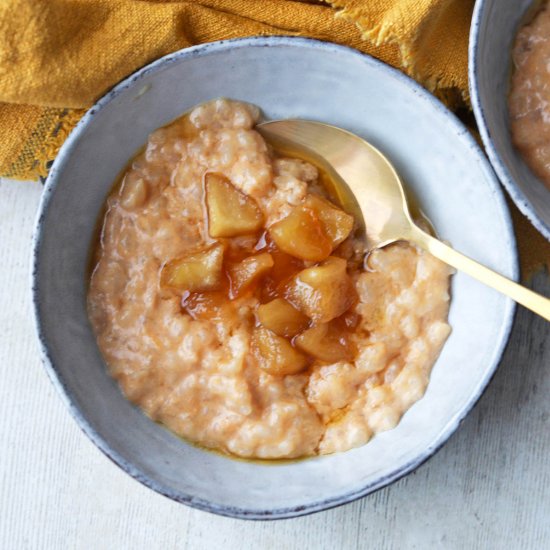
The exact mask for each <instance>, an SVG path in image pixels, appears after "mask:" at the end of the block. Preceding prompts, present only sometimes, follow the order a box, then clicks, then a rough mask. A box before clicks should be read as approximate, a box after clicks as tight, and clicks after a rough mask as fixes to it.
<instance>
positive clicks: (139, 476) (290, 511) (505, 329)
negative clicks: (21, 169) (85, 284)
mask: <svg viewBox="0 0 550 550" xmlns="http://www.w3.org/2000/svg"><path fill="white" fill-rule="evenodd" d="M272 46H291V47H305V48H313V49H318V50H321V51H333V52H337V53H341V54H345V55H351V56H354V57H356V58H357V60H358V61H360V62H361V63H363V64H364V65H365V66H367V67H375V68H376V69H377V70H381V71H385V72H386V73H387V74H389V75H390V76H391V77H392V78H393V79H395V80H397V81H399V82H400V84H401V85H404V86H407V87H409V88H412V89H413V90H414V92H415V94H416V95H417V96H420V97H421V98H422V99H423V100H424V101H427V102H428V103H429V104H430V105H431V106H432V107H433V108H434V109H436V110H437V111H439V112H440V113H441V114H443V115H444V116H445V117H446V118H447V119H448V121H449V124H450V125H451V127H452V129H453V130H454V132H455V133H456V135H457V138H458V139H463V140H465V141H466V146H468V147H469V148H471V149H472V150H473V151H474V153H475V154H476V155H477V156H478V157H479V158H480V160H481V161H482V162H483V163H484V164H485V165H486V169H487V174H488V175H491V174H493V171H492V169H491V166H490V164H489V162H488V161H487V160H486V159H485V157H484V156H483V154H482V151H481V148H480V147H479V145H478V144H477V143H476V141H475V140H474V138H473V137H472V135H471V134H470V133H469V132H468V131H467V130H466V129H465V127H464V125H463V124H462V123H461V122H460V121H459V119H458V118H457V117H456V116H455V115H454V114H453V113H452V112H451V111H449V110H448V109H447V108H446V107H445V106H444V105H443V104H442V103H441V102H440V101H439V100H438V99H437V98H436V97H435V96H433V95H432V94H430V93H429V92H428V91H427V90H426V89H424V88H423V87H422V86H421V85H420V84H418V83H417V82H415V81H414V80H413V79H411V78H410V77H408V76H406V75H405V74H403V73H402V72H401V71H399V70H397V69H395V68H393V67H391V66H389V65H387V64H386V63H384V62H382V61H380V60H378V59H376V58H373V57H372V56H369V55H367V54H363V53H361V52H360V51H358V50H356V49H353V48H351V47H348V46H342V45H337V44H334V43H330V42H324V41H321V40H316V39H311V38H302V37H292V36H291V37H289V36H268V37H265V36H255V37H247V38H236V39H230V40H221V41H217V42H211V43H208V44H201V45H197V46H191V47H189V48H184V49H182V50H179V51H177V52H174V53H171V54H168V55H166V56H164V57H161V58H159V59H157V60H156V61H154V62H152V63H150V64H149V65H146V66H144V67H143V68H141V69H139V70H138V71H136V72H135V73H133V74H132V75H130V76H129V77H127V78H125V79H124V80H122V81H121V82H119V83H118V84H116V85H115V86H114V87H113V88H112V89H111V90H110V91H109V92H107V93H106V94H105V95H104V96H103V97H101V98H100V99H99V100H98V101H97V102H96V103H95V104H94V105H93V106H92V107H91V108H90V109H89V110H88V111H87V112H86V113H85V114H84V116H83V117H82V119H81V120H80V121H79V122H78V124H77V125H76V127H75V128H74V129H73V130H72V132H71V133H70V135H69V136H68V138H67V139H66V141H65V142H64V143H63V145H62V147H61V149H60V151H59V153H58V155H57V157H56V158H55V160H54V162H53V164H52V166H51V168H50V172H49V174H48V177H47V179H46V182H45V188H44V191H43V195H42V198H41V201H40V204H39V207H38V211H37V215H36V221H35V228H34V232H33V236H32V251H31V293H32V307H33V318H34V326H35V331H36V334H37V337H38V342H39V349H40V354H41V359H42V363H43V365H44V367H45V370H46V372H47V374H48V377H49V379H50V381H51V382H52V384H53V386H54V387H55V388H56V390H57V392H58V394H59V395H60V397H61V399H62V400H63V402H64V403H65V405H66V406H67V408H68V409H69V411H70V413H71V415H72V416H73V418H74V419H75V420H76V422H77V424H78V426H79V427H80V429H81V430H82V431H83V432H84V433H85V434H86V436H87V437H88V438H89V439H90V440H91V441H92V442H93V443H94V445H95V446H96V447H97V448H98V449H99V450H100V451H102V452H103V454H104V455H105V456H107V458H109V459H110V460H111V461H112V462H114V463H115V464H116V465H117V466H118V467H120V468H121V469H122V470H124V471H125V472H126V473H127V474H129V475H131V476H132V477H133V478H134V479H136V480H137V481H139V482H140V483H142V484H143V485H145V486H146V487H148V488H150V489H152V490H154V491H155V492H157V493H160V494H162V495H164V496H166V497H168V498H170V499H171V500H174V501H176V502H180V503H183V504H187V505H189V506H191V507H193V508H197V509H199V510H202V511H207V512H211V513H215V514H218V515H222V516H227V517H232V518H238V519H254V520H267V519H286V518H292V517H298V516H304V515H308V514H312V513H315V512H320V511H322V510H327V509H330V508H335V507H337V506H341V505H343V504H347V503H349V502H353V501H355V500H357V499H359V498H362V497H364V496H366V495H368V494H370V493H373V492H375V491H378V490H380V489H382V488H384V487H386V486H387V485H389V484H391V483H393V482H395V481H397V480H399V479H401V478H402V477H404V476H405V475H407V474H409V473H410V472H412V471H413V470H415V469H416V468H418V467H419V466H421V465H422V464H423V463H424V462H426V461H427V460H428V459H429V458H431V457H432V456H433V455H435V453H436V452H437V451H438V450H439V449H440V448H441V447H442V446H443V445H444V444H445V443H446V442H447V441H448V439H449V438H450V437H451V435H452V434H453V433H454V432H455V431H456V430H457V428H458V426H459V425H460V424H461V423H462V421H463V420H464V418H465V417H466V415H467V414H468V413H469V412H470V411H471V410H472V408H473V407H474V406H475V405H476V403H477V402H478V400H479V399H480V397H481V396H482V395H483V393H484V392H485V390H486V388H487V386H488V384H489V382H490V380H491V379H492V378H493V376H494V374H495V372H496V370H497V367H498V365H499V363H500V360H501V358H502V354H503V352H504V349H505V347H506V344H507V342H508V338H509V335H510V331H511V328H512V324H513V320H514V313H515V310H516V304H515V302H513V301H512V300H510V299H508V300H507V301H506V304H505V312H504V316H503V319H502V325H501V328H500V333H499V340H498V341H497V343H496V346H495V347H494V350H493V355H492V365H491V368H490V369H489V371H488V372H487V374H486V376H485V378H484V379H482V380H481V381H480V384H479V385H478V391H477V392H476V393H475V394H473V395H472V396H471V398H470V400H469V401H468V403H467V405H466V406H465V407H464V409H463V410H461V411H460V412H459V413H458V414H456V415H455V417H453V418H450V419H449V421H448V423H447V425H446V427H444V428H443V429H442V430H441V432H440V434H439V436H438V437H437V439H436V440H434V441H433V443H432V445H430V446H429V447H427V448H426V449H425V450H424V452H422V453H420V454H419V455H418V456H415V457H414V458H413V459H412V460H410V461H409V462H408V463H407V464H405V465H404V466H402V467H400V468H396V469H395V470H394V471H392V472H391V473H390V474H388V475H386V476H384V477H382V478H379V479H378V480H376V481H375V482H372V483H369V484H367V485H366V486H361V487H360V488H358V489H356V490H354V491H350V492H347V493H345V494H343V495H338V496H336V497H331V498H328V499H324V500H319V501H317V502H313V503H309V504H305V505H297V506H292V507H288V508H280V509H264V510H258V509H247V508H241V507H236V506H227V505H223V504H216V503H213V502H210V501H208V500H206V499H202V498H198V497H194V496H193V495H190V494H183V493H182V492H180V491H175V490H172V489H171V488H170V487H167V486H165V485H162V484H161V483H160V482H158V481H156V480H154V479H152V478H150V477H149V476H148V475H147V474H145V473H144V472H143V471H141V470H140V469H139V468H138V467H136V466H135V465H134V464H132V463H131V461H129V460H126V459H125V458H124V457H123V456H121V455H120V454H119V453H118V452H116V451H114V449H112V448H111V447H110V445H109V443H108V441H107V440H106V439H104V438H103V436H102V435H100V434H99V433H98V432H97V431H96V429H95V428H94V426H93V425H92V422H91V421H89V420H88V419H87V418H86V417H85V416H84V414H83V413H82V412H81V411H80V410H79V408H78V406H77V405H76V403H75V402H74V400H73V396H72V392H71V390H70V388H69V387H68V385H67V384H66V382H65V380H64V379H63V376H62V374H61V373H60V372H59V371H58V369H57V367H56V365H55V364H54V361H53V359H52V356H51V353H50V350H49V345H48V342H47V339H46V336H45V332H44V319H43V318H42V314H41V310H40V281H39V272H40V247H41V241H42V237H43V232H44V220H45V216H46V213H47V211H48V206H49V202H50V200H51V199H52V197H53V195H54V192H55V189H56V187H57V182H58V179H59V177H60V175H61V174H62V172H63V168H64V164H65V162H66V160H67V158H68V157H69V156H70V155H71V153H72V149H73V146H74V144H76V142H77V141H78V140H79V138H80V136H81V134H83V133H84V132H85V131H86V128H87V126H88V124H89V123H90V121H91V120H92V119H93V117H94V115H95V114H96V113H97V112H99V111H100V110H101V109H103V108H104V107H105V106H106V105H107V104H109V103H110V102H111V101H112V100H113V99H114V98H115V97H117V96H118V95H120V94H121V93H123V92H124V91H125V90H127V89H128V88H130V87H131V86H133V85H134V84H135V83H136V82H138V81H139V80H140V79H141V78H143V77H144V76H146V75H148V74H150V73H154V72H156V71H157V70H158V69H160V68H163V67H165V66H167V65H170V64H171V63H174V62H177V61H179V60H180V59H185V58H193V57H198V56H202V55H207V54H209V53H210V52H218V51H223V50H230V49H234V48H248V47H272ZM486 184H487V185H489V186H490V187H491V188H492V190H493V195H494V198H495V200H496V201H497V202H498V206H499V209H500V210H501V211H502V215H503V223H504V225H505V229H506V233H505V237H506V248H507V250H508V252H509V262H510V266H509V267H510V271H511V277H512V278H513V279H514V280H517V278H518V275H519V269H518V253H517V247H516V241H515V235H514V231H513V225H512V220H511V216H510V212H509V210H508V207H507V205H506V201H505V199H504V194H503V193H502V189H501V188H500V186H499V184H498V181H497V179H496V178H495V177H493V178H491V177H487V178H486Z"/></svg>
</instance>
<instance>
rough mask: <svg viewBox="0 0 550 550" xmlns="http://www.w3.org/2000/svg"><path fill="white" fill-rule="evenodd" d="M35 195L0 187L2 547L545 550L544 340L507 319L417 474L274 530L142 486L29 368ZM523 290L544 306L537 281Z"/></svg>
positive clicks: (546, 335)
mask: <svg viewBox="0 0 550 550" xmlns="http://www.w3.org/2000/svg"><path fill="white" fill-rule="evenodd" d="M40 193H41V186H40V185H38V184H36V183H31V182H28V183H20V182H10V181H6V180H3V181H2V180H0V262H1V265H0V548H1V549H2V550H4V549H6V550H8V549H9V550H11V549H21V548H33V549H34V548H48V549H58V548H63V549H64V548H70V549H73V548H82V549H94V550H96V549H103V548H105V549H117V550H118V549H124V548H129V549H130V548H131V549H139V548H146V549H147V550H152V549H157V548H158V549H163V550H164V549H170V548H191V549H201V550H202V549H210V548H212V549H223V550H226V549H227V550H231V549H239V550H241V549H248V548H253V549H264V548H269V549H277V550H278V549H296V550H304V549H305V548H307V549H309V548H313V549H324V548H326V549H331V550H332V549H335V550H339V549H348V548H349V549H353V548H372V549H376V550H383V549H394V548H395V549H399V550H401V549H408V548H418V549H422V550H423V549H431V548H445V549H446V548H451V549H455V548H456V549H461V550H462V549H470V548H482V549H489V548H495V549H496V548H498V549H506V548H510V549H516V548H518V549H521V550H525V549H531V548H533V549H537V550H538V549H541V550H542V549H545V548H550V329H549V325H548V324H546V323H545V322H544V321H542V320H540V319H537V318H535V317H534V316H533V315H531V314H530V313H528V312H526V311H525V310H520V311H518V315H517V318H516V322H515V326H514V329H513V332H512V336H511V340H510V343H509V345H508V348H507V351H506V353H505V356H504V359H503V361H502V364H501V366H500V368H499V370H498V372H497V374H496V376H495V378H494V380H493V382H492V383H491V385H490V387H489V389H488V391H487V392H486V394H485V395H484V396H483V398H482V399H481V401H480V402H479V404H478V405H477V407H476V408H475V410H474V411H473V412H472V413H471V414H470V415H469V416H468V418H467V419H466V420H465V422H464V423H463V425H462V426H461V428H460V429H459V430H458V432H457V433H456V434H455V435H454V436H453V437H452V438H451V440H450V441H449V442H448V443H447V444H446V445H445V446H444V448H443V449H442V450H441V451H440V452H439V453H438V454H437V455H436V456H435V457H434V458H432V459H431V460H430V461H429V462H428V463H426V464H425V465H423V466H422V467H421V468H419V469H418V470H417V471H416V472H415V473H413V474H411V475H409V476H408V477H406V478H405V479H402V480H401V481H399V482H397V483H395V484H394V485H392V486H391V487H388V488H386V489H383V490H381V491H379V492H378V493H376V494H374V495H371V496H369V497H367V498H364V499H362V500H360V501H358V502H355V503H353V504H349V505H347V506H343V507H340V508H337V509H335V510H330V511H328V512H322V513H319V514H315V515H312V516H308V517H304V518H299V519H292V520H283V521H276V522H248V521H242V520H233V519H228V518H222V517H217V516H214V515H211V514H208V513H205V512H199V511H197V510H193V509H190V508H187V507H185V506H183V505H180V504H176V503H174V502H172V501H170V500H168V499H166V498H164V497H162V496H160V495H158V494H156V493H154V492H153V491H150V490H149V489H146V488H145V487H143V486H142V485H140V484H139V483H138V482H137V481H134V480H133V479H132V478H130V477H129V476H128V475H126V474H125V473H124V472H123V471H121V470H119V469H118V468H117V467H116V466H115V465H114V464H112V463H111V462H110V461H109V460H108V459H107V458H106V457H105V456H103V455H102V454H101V452H100V451H98V450H97V449H96V448H95V447H94V446H93V445H92V443H91V442H90V441H88V439H87V438H86V436H85V435H84V434H83V433H82V432H81V431H80V429H79V428H78V427H77V425H76V423H75V422H74V420H73V419H72V418H71V417H70V416H69V413H68V412H67V411H66V410H65V407H64V406H63V405H62V403H61V400H60V399H59V398H58V396H57V395H56V392H55V391H54V389H53V387H52V385H51V384H50V382H49V380H48V378H47V376H46V373H45V371H44V369H43V368H42V365H41V364H40V359H39V354H38V348H37V345H36V341H35V335H34V331H33V325H32V319H31V308H30V299H29V298H30V296H29V257H30V239H31V233H32V227H33V223H34V217H35V213H36V209H37V206H38V201H39V199H40ZM533 286H534V288H536V289H538V290H539V291H541V292H544V293H546V294H547V295H550V280H549V277H548V275H544V274H541V275H539V276H538V277H537V278H536V279H535V281H534V284H533Z"/></svg>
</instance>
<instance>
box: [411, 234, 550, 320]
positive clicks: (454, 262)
mask: <svg viewBox="0 0 550 550" xmlns="http://www.w3.org/2000/svg"><path fill="white" fill-rule="evenodd" d="M409 240H410V241H412V242H414V243H415V244H416V245H418V246H419V247H420V248H423V249H424V250H427V251H428V252H429V253H430V254H432V255H433V256H435V257H436V258H439V259H440V260H442V261H443V262H445V263H446V264H449V265H450V266H452V267H454V268H455V269H458V270H459V271H463V272H464V273H467V274H468V275H470V276H471V277H473V278H474V279H477V280H478V281H481V282H482V283H484V284H486V285H487V286H490V287H491V288H494V289H495V290H498V291H499V292H502V294H505V295H506V296H508V297H510V298H512V300H515V301H516V302H517V303H518V304H521V305H522V306H524V307H526V308H527V309H530V310H531V311H534V312H535V313H537V314H538V315H540V316H541V317H543V318H544V319H546V320H547V321H550V300H549V299H548V298H545V297H544V296H541V295H540V294H537V293H536V292H533V291H532V290H529V289H528V288H525V287H524V286H521V285H518V284H517V283H515V282H514V281H512V280H510V279H508V278H507V277H504V276H502V275H499V274H498V273H496V272H495V271H493V270H491V269H489V268H488V267H485V266H483V265H481V264H480V263H478V262H476V261H474V260H472V259H471V258H468V256H464V254H461V253H460V252H457V251H456V250H454V248H451V247H450V246H448V245H446V244H445V243H442V242H441V241H439V240H438V239H436V238H434V237H432V236H431V235H428V233H425V232H424V231H422V230H421V229H420V228H418V227H416V226H414V227H413V230H412V235H411V236H410V237H409Z"/></svg>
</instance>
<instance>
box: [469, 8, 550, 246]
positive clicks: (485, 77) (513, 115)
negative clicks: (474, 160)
mask: <svg viewBox="0 0 550 550" xmlns="http://www.w3.org/2000/svg"><path fill="white" fill-rule="evenodd" d="M549 36H550V8H549V6H548V2H547V1H533V0H478V1H477V2H476V6H475V10H474V16H473V19H472V27H471V32H470V53H469V56H470V59H469V71H470V93H471V98H472V106H473V109H474V114H475V117H476V121H477V124H478V127H479V131H480V134H481V137H482V139H483V143H484V145H485V148H486V150H487V154H488V156H489V159H490V161H491V163H492V165H493V167H494V169H495V171H496V173H497V175H498V177H499V178H500V180H501V182H502V183H503V185H504V186H505V187H506V190H507V191H508V193H509V194H510V197H511V198H512V200H513V201H514V202H515V203H516V205H517V206H518V208H519V209H520V210H521V211H522V212H523V214H525V216H527V217H528V218H529V220H530V221H531V222H532V223H533V225H534V226H535V227H536V228H537V229H538V230H539V231H540V232H541V233H542V234H543V235H544V236H545V237H546V238H547V239H549V240H550V130H549V128H550V122H549V120H550V119H549V117H550V107H549V105H548V101H547V96H548V87H549V86H550V79H549V77H548V66H547V65H548V63H547V60H548V55H549V53H550V45H549V44H550V42H549Z"/></svg>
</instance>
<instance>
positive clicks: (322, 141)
mask: <svg viewBox="0 0 550 550" xmlns="http://www.w3.org/2000/svg"><path fill="white" fill-rule="evenodd" d="M258 130H259V132H260V133H261V134H262V135H263V136H264V137H265V138H266V139H267V140H268V141H270V142H271V143H273V144H274V145H275V146H276V147H277V148H278V149H279V150H282V151H284V150H285V149H290V150H292V149H294V150H296V148H299V149H301V150H302V151H303V152H304V154H305V155H306V156H307V155H309V156H310V158H311V159H312V160H314V161H317V162H318V163H321V164H322V165H323V166H324V167H326V168H327V169H328V170H329V172H330V173H331V175H332V176H333V179H334V180H335V181H336V187H335V188H334V189H332V190H331V191H332V192H333V193H334V194H335V195H336V197H337V198H338V200H340V202H341V204H342V206H343V207H344V208H345V209H347V210H348V211H350V213H355V215H356V219H359V220H362V221H363V220H366V221H367V225H366V226H364V229H365V232H366V238H367V247H368V250H374V249H376V248H381V247H383V246H386V245H388V244H391V243H394V242H396V241H409V242H411V243H414V244H415V245H417V246H419V247H420V248H423V249H424V250H427V251H428V252H430V254H432V255H433V256H435V257H436V258H439V259H440V260H442V261H443V262H445V263H447V264H449V265H451V266H453V267H454V268H455V269H458V270H460V271H463V272H464V273H467V274H468V275H470V276H472V277H474V278H475V279H478V280H479V281H481V282H482V283H485V284H486V285H488V286H490V287H492V288H494V289H495V290H498V291H499V292H502V293H503V294H505V295H506V296H509V297H510V298H512V299H513V300H515V301H516V302H517V303H519V304H521V305H523V306H525V307H526V308H527V309H530V310H531V311H534V312H535V313H537V314H538V315H540V316H541V317H543V318H544V319H546V320H547V321H550V300H549V299H548V298H545V297H544V296H541V295H540V294H537V293H536V292H533V291H531V290H529V289H527V288H525V287H523V286H521V285H518V284H517V283H515V282H514V281H512V280H510V279H508V278H506V277H504V276H502V275H499V274H498V273H496V272H495V271H492V270H491V269H489V268H487V267H485V266H483V265H481V264H479V263H477V262H476V261H474V260H472V259H470V258H468V257H467V256H464V255H463V254H461V253H460V252H457V251H456V250H454V249H453V248H451V247H450V246H448V245H446V244H444V243H442V242H441V241H439V240H438V239H436V238H435V237H432V236H431V235H430V234H428V233H426V232H425V231H423V230H422V229H420V227H418V226H417V225H416V224H415V223H414V221H413V219H412V217H411V214H410V211H409V204H408V201H407V197H406V195H405V191H404V189H403V184H402V182H401V180H400V179H399V176H398V175H397V172H396V171H395V169H394V168H393V166H392V165H391V164H390V162H389V161H388V159H386V157H385V156H384V155H383V154H382V153H381V152H380V151H378V149H376V148H375V147H373V146H372V145H371V144H370V143H368V142H366V141H365V140H363V139H361V138H360V137H358V136H356V135H355V134H352V133H351V132H348V131H346V130H342V129H341V128H337V127H335V126H331V125H329V124H323V123H321V122H313V121H307V120H299V119H294V120H292V119H289V120H277V121H269V122H264V123H262V124H260V125H259V126H258ZM363 223H364V222H363Z"/></svg>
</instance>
